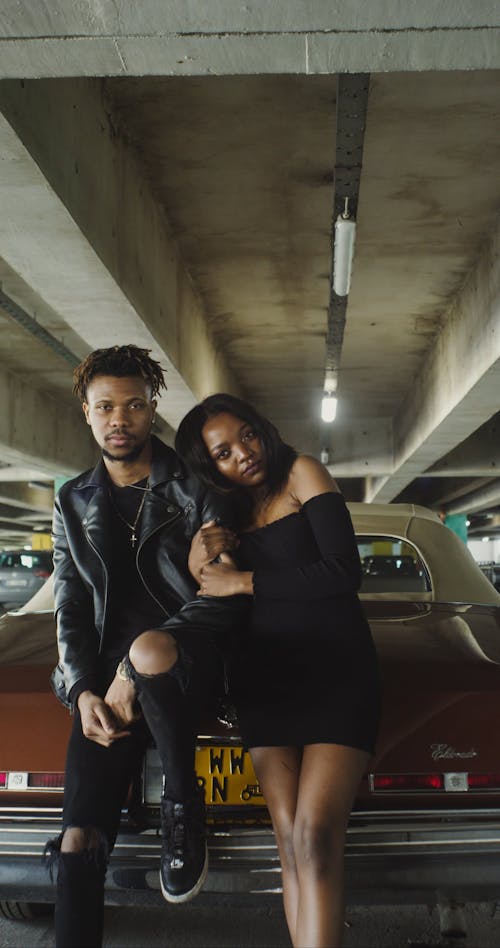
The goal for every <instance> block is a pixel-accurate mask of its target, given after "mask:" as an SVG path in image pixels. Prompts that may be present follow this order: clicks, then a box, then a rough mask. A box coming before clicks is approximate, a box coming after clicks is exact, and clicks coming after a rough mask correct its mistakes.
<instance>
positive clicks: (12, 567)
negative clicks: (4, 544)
mask: <svg viewBox="0 0 500 948" xmlns="http://www.w3.org/2000/svg"><path fill="white" fill-rule="evenodd" d="M52 569H53V566H52V553H51V552H49V551H48V550H2V551H1V552H0V608H2V607H3V608H4V609H10V608H17V607H18V606H24V604H25V603H26V602H27V601H28V599H31V597H32V596H33V595H34V594H35V593H36V592H37V590H38V589H40V588H41V586H43V584H44V583H45V580H46V579H48V577H49V576H50V574H51V572H52Z"/></svg>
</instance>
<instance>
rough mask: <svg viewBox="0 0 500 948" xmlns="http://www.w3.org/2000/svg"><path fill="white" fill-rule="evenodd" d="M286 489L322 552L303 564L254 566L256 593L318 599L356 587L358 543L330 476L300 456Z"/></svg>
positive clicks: (358, 569)
mask: <svg viewBox="0 0 500 948" xmlns="http://www.w3.org/2000/svg"><path fill="white" fill-rule="evenodd" d="M289 489H290V492H291V494H292V496H293V498H294V499H295V500H296V501H297V503H298V504H299V505H301V506H302V510H303V515H304V516H305V517H307V519H308V521H309V524H310V526H311V529H312V532H313V534H314V537H315V540H316V544H317V546H318V549H319V552H320V554H321V555H320V558H319V559H318V560H316V561H314V562H312V563H307V564H305V565H304V566H297V567H290V568H288V569H280V570H268V569H266V570H259V569H257V570H255V572H254V575H253V586H254V592H255V595H256V596H257V597H262V598H265V599H320V598H325V597H327V596H334V595H343V594H349V593H351V594H352V593H355V592H357V590H358V589H359V586H360V584H361V564H360V560H359V554H358V548H357V544H356V538H355V535H354V530H353V526H352V522H351V518H350V516H349V511H348V510H347V507H346V505H345V502H344V498H343V497H342V494H340V492H339V490H338V487H337V485H336V483H335V481H334V480H333V479H332V478H331V477H330V474H329V473H328V471H327V470H326V469H325V468H324V467H323V465H322V464H320V463H319V462H318V461H316V460H315V459H314V458H310V457H306V456H301V457H299V458H297V461H296V462H295V464H294V466H293V469H292V472H291V475H290V480H289Z"/></svg>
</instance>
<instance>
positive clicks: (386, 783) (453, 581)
mask: <svg viewBox="0 0 500 948" xmlns="http://www.w3.org/2000/svg"><path fill="white" fill-rule="evenodd" d="M349 506H350V510H351V514H352V517H353V522H354V526H355V530H356V534H357V537H358V545H359V551H360V556H361V560H362V563H363V568H364V576H363V586H362V589H361V598H362V601H363V603H364V607H365V610H366V614H367V616H368V620H369V622H370V626H371V629H372V633H373V636H374V640H375V643H376V647H377V650H378V655H379V659H380V667H381V675H382V694H383V709H382V724H381V731H380V737H379V741H378V747H377V753H376V756H375V758H374V759H373V760H372V761H371V762H370V765H369V768H368V772H367V773H366V775H365V777H364V779H363V781H362V784H361V786H360V790H359V794H358V796H357V800H356V804H355V808H354V811H353V814H352V818H351V821H350V825H349V830H348V836H347V846H346V865H347V896H348V899H350V900H351V901H365V902H366V901H386V902H388V903H394V902H396V901H398V900H403V901H411V900H421V901H424V902H426V903H430V902H432V901H433V899H435V900H437V899H438V897H439V898H441V899H442V898H444V897H448V898H450V899H459V900H464V899H471V900H474V899H475V900H481V901H484V900H487V899H490V898H491V899H496V898H498V893H499V891H500V759H499V754H498V737H497V735H498V725H499V722H500V595H499V593H498V592H497V591H496V590H495V589H494V587H493V586H492V585H491V583H490V582H489V581H488V580H487V579H486V577H485V576H484V575H483V574H482V572H481V570H480V569H479V567H478V566H477V565H476V563H475V562H474V560H473V558H472V556H471V555H470V553H469V551H468V550H467V548H466V547H465V545H464V544H463V543H462V542H461V540H459V539H458V537H457V536H456V535H455V534H454V533H452V532H451V530H449V529H448V528H447V527H445V526H444V525H443V524H442V523H441V522H440V520H439V519H438V517H437V516H435V515H434V514H433V513H431V512H430V511H428V510H426V509H424V508H421V507H414V506H411V505H407V504H373V505H367V504H366V505H365V504H350V505H349ZM332 634H334V633H333V632H332ZM55 657H56V648H55V631H54V624H53V619H52V614H51V589H50V581H49V583H48V584H47V587H46V588H45V589H44V590H41V591H40V592H39V593H38V594H37V597H35V599H34V600H33V602H32V603H31V604H30V605H29V607H25V609H24V610H22V611H21V612H19V613H17V614H11V615H7V616H4V617H3V618H2V619H0V663H1V664H0V734H1V739H0V906H1V907H2V908H3V911H4V912H5V913H10V914H11V915H12V914H14V915H15V914H18V915H20V916H23V915H24V914H25V913H26V912H27V911H28V909H29V905H28V903H33V902H50V901H51V900H52V899H53V887H52V885H51V883H50V881H49V879H48V876H47V874H46V872H45V870H44V869H43V868H42V865H41V860H40V855H41V852H42V849H43V845H44V842H45V840H46V839H47V838H48V837H49V836H55V835H56V834H57V832H58V831H59V820H60V812H61V795H62V790H63V770H64V754H65V746H66V741H67V736H68V732H69V728H70V723H71V721H70V716H69V714H68V712H67V711H65V710H64V709H63V708H62V707H61V706H60V705H59V704H58V702H57V701H56V699H55V698H54V697H53V695H52V694H51V693H50V690H49V686H48V677H49V672H50V669H51V666H52V664H53V663H54V662H55ZM256 687H257V686H256ZM197 770H198V775H199V780H200V783H202V784H203V786H204V787H205V794H206V801H207V805H208V820H209V849H210V871H209V875H208V879H207V883H206V886H205V892H206V893H208V894H210V893H214V892H224V893H226V894H227V893H243V892H245V893H252V894H254V895H256V896H258V895H259V894H262V893H264V892H266V893H269V892H278V891H279V890H280V868H279V860H278V854H277V851H276V847H275V843H274V837H273V834H272V830H271V827H270V825H269V817H268V813H267V809H266V806H265V800H264V798H263V796H262V793H261V790H260V787H259V785H258V782H257V779H256V777H255V774H254V772H253V769H252V766H251V761H250V758H249V755H248V753H247V752H246V751H245V750H244V749H243V748H242V746H241V742H240V737H239V734H238V730H237V726H236V725H235V724H234V723H231V722H230V721H229V722H228V721H226V723H224V717H223V716H220V717H217V715H216V714H215V713H214V714H213V715H211V716H207V718H206V719H205V721H204V722H203V727H202V729H201V731H200V734H199V740H198V750H197ZM160 792H161V769H160V765H159V760H158V756H157V754H156V751H155V750H154V748H151V749H150V750H149V751H148V752H147V754H146V756H145V760H144V763H143V767H142V771H141V773H140V774H138V775H137V778H136V780H135V781H134V783H133V785H132V786H131V788H130V794H129V798H128V801H127V807H126V809H125V811H124V813H123V821H122V826H121V832H120V835H119V837H118V840H117V845H116V848H115V850H114V852H113V854H112V857H111V861H110V866H109V871H108V875H107V888H106V898H107V901H108V902H109V903H114V904H118V903H121V902H125V903H127V904H130V903H134V902H135V903H143V904H147V903H153V904H154V903H159V902H160V901H161V895H160V891H159V879H158V865H159V857H160V837H159V806H158V804H159V798H160ZM438 893H439V896H438Z"/></svg>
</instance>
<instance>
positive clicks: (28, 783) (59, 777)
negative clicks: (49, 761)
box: [0, 770, 64, 791]
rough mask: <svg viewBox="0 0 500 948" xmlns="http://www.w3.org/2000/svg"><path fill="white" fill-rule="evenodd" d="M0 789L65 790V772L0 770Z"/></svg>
mask: <svg viewBox="0 0 500 948" xmlns="http://www.w3.org/2000/svg"><path fill="white" fill-rule="evenodd" d="M0 790H15V791H19V790H23V791H26V790H28V791H29V790H64V774H63V773H58V772H56V771H51V772H50V773H27V772H26V771H18V770H11V771H8V770H7V771H0Z"/></svg>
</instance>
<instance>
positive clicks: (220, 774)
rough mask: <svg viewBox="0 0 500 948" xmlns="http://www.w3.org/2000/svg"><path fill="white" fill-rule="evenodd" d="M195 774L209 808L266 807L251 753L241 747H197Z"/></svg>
mask: <svg viewBox="0 0 500 948" xmlns="http://www.w3.org/2000/svg"><path fill="white" fill-rule="evenodd" d="M196 773H197V774H198V780H199V782H200V783H202V785H203V787H204V788H205V803H206V804H207V806H213V805H226V806H238V805H239V806H241V804H242V803H246V804H254V805H255V804H256V805H257V806H263V805H265V801H264V797H263V796H262V792H261V789H260V787H259V784H258V781H257V778H256V776H255V772H254V769H253V766H252V761H251V759H250V754H249V753H248V751H245V750H243V748H242V747H238V746H236V747H234V746H233V747H231V746H227V745H226V746H213V745H211V746H208V747H197V748H196Z"/></svg>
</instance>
